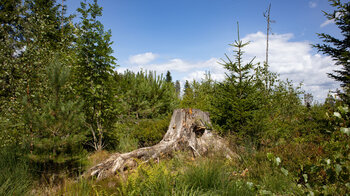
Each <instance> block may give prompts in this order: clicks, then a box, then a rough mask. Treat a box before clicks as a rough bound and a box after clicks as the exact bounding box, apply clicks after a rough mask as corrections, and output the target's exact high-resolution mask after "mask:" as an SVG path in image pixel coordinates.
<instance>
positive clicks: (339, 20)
mask: <svg viewBox="0 0 350 196" xmlns="http://www.w3.org/2000/svg"><path fill="white" fill-rule="evenodd" d="M330 2H331V5H332V6H333V7H334V8H335V10H334V11H333V12H330V13H327V12H324V14H325V16H326V17H327V19H328V20H332V21H334V23H335V24H336V25H337V26H338V28H339V29H340V33H341V35H342V37H341V38H336V37H334V36H332V35H329V34H325V33H319V34H317V35H318V37H319V38H320V39H321V40H322V41H323V42H324V43H323V44H316V45H314V47H315V48H317V49H318V51H319V52H322V53H324V54H326V55H329V56H331V57H332V59H333V60H334V61H335V62H336V63H335V64H336V65H337V66H341V69H338V70H335V71H334V73H329V74H328V76H329V77H331V78H333V79H334V80H336V81H339V82H340V83H341V85H340V86H341V87H342V88H343V90H344V92H343V93H340V95H341V98H342V100H343V101H344V102H345V103H346V104H350V2H346V3H342V2H341V1H340V0H330Z"/></svg>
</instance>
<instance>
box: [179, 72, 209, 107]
mask: <svg viewBox="0 0 350 196" xmlns="http://www.w3.org/2000/svg"><path fill="white" fill-rule="evenodd" d="M214 85H215V82H214V81H213V80H212V79H211V76H210V72H209V73H207V74H206V75H205V78H204V79H203V80H202V81H201V82H197V81H195V80H194V81H193V82H192V83H189V82H188V81H187V80H186V83H185V88H184V95H183V98H182V100H181V104H180V107H181V108H196V109H200V110H203V111H209V110H210V106H211V101H212V98H213V96H214V94H213V93H214Z"/></svg>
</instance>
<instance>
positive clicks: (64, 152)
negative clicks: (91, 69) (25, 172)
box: [23, 58, 85, 173]
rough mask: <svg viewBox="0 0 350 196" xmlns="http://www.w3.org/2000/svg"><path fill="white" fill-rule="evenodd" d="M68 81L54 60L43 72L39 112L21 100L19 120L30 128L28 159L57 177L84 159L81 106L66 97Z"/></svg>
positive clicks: (64, 68) (63, 68) (62, 67)
mask: <svg viewBox="0 0 350 196" xmlns="http://www.w3.org/2000/svg"><path fill="white" fill-rule="evenodd" d="M69 79H70V70H69V68H68V67H67V66H66V65H64V64H62V63H61V62H60V61H59V60H58V59H57V58H56V59H54V61H53V63H51V64H50V65H49V66H48V67H47V68H46V79H45V81H46V82H47V84H48V89H47V91H45V94H44V95H43V96H42V98H41V99H43V100H41V102H40V107H41V108H42V109H41V111H40V112H38V111H37V110H36V109H35V108H33V105H32V104H28V97H27V96H25V98H24V100H23V105H24V108H25V110H24V113H23V119H24V122H26V124H32V132H33V136H34V137H33V138H29V140H32V141H30V143H31V145H32V147H31V153H30V154H29V158H30V159H31V160H32V161H34V163H35V164H36V166H37V167H38V168H37V169H39V170H42V171H43V172H49V173H52V172H53V173H57V172H60V171H61V170H62V169H68V168H69V169H72V168H71V167H73V168H76V167H78V166H79V164H80V159H81V158H82V157H83V156H84V153H82V152H83V150H82V146H83V145H82V143H83V142H84V140H85V131H84V129H82V128H83V125H84V113H83V111H82V102H81V101H79V100H77V99H76V98H74V100H73V99H72V98H71V97H70V96H69V94H70V93H72V92H71V91H70V89H71V88H70V87H69V86H68V84H69V83H68V81H69ZM44 97H45V99H44Z"/></svg>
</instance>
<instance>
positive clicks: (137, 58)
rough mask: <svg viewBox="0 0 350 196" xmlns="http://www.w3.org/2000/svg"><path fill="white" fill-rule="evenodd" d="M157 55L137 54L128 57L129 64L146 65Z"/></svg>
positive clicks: (149, 53)
mask: <svg viewBox="0 0 350 196" xmlns="http://www.w3.org/2000/svg"><path fill="white" fill-rule="evenodd" d="M156 57H157V55H156V54H153V53H152V52H146V53H142V54H137V55H133V56H130V57H129V62H130V63H131V64H147V63H149V62H151V61H153V60H154V59H156Z"/></svg>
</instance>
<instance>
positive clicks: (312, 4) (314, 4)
mask: <svg viewBox="0 0 350 196" xmlns="http://www.w3.org/2000/svg"><path fill="white" fill-rule="evenodd" d="M316 6H317V3H316V2H313V1H309V7H310V8H315V7H316Z"/></svg>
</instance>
